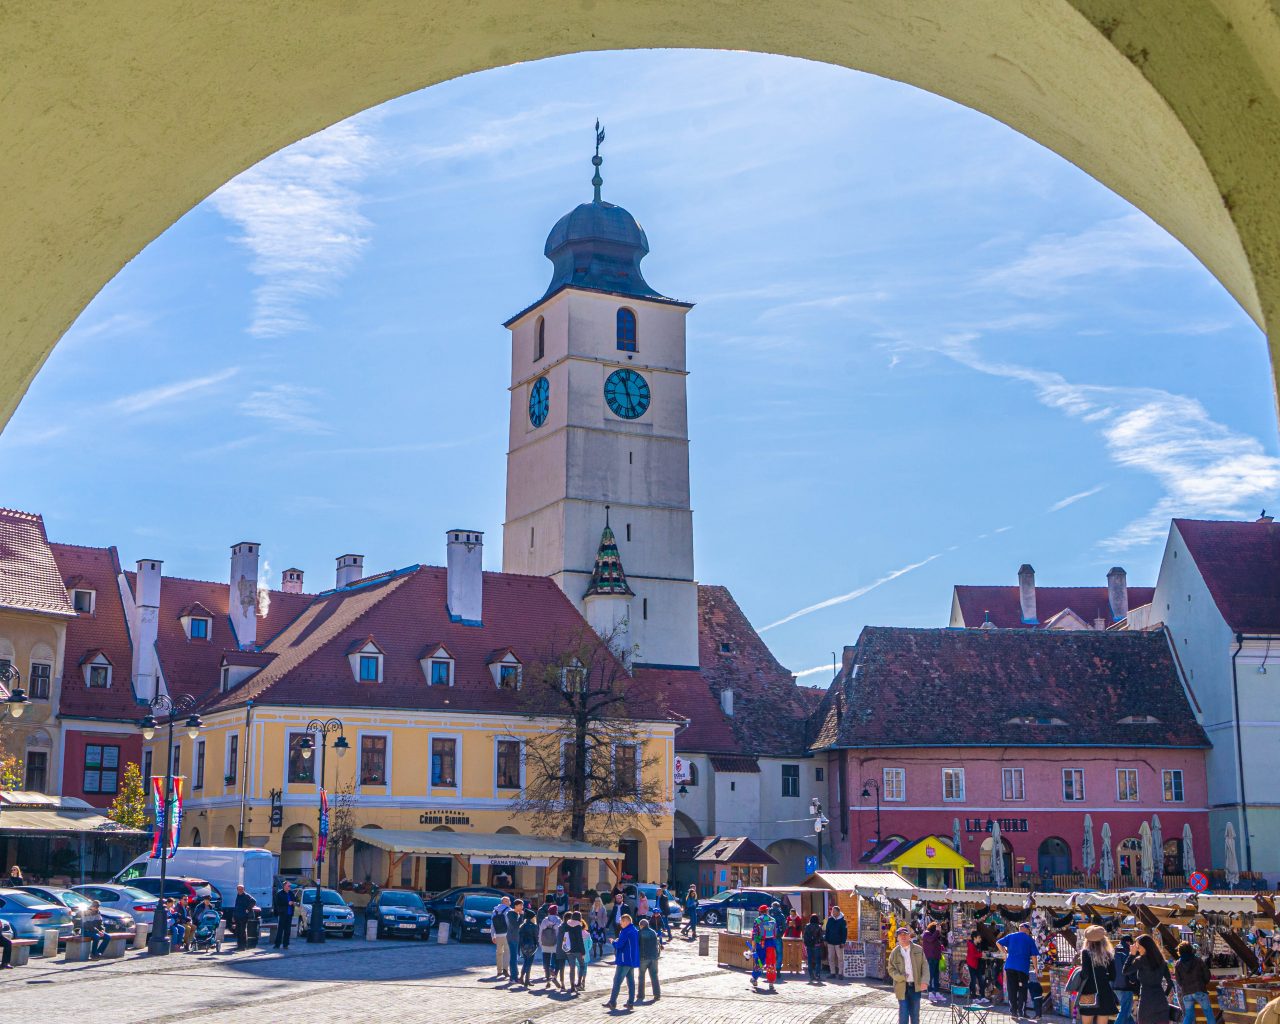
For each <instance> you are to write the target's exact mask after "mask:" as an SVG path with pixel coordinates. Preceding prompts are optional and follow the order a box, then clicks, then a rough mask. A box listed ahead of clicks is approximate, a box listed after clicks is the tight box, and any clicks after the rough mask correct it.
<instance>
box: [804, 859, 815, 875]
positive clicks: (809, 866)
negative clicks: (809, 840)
mask: <svg viewBox="0 0 1280 1024" xmlns="http://www.w3.org/2000/svg"><path fill="white" fill-rule="evenodd" d="M817 870H818V858H817V857H806V858H805V859H804V873H805V874H806V875H811V874H813V873H814V872H815V871H817Z"/></svg>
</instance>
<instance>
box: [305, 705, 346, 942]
mask: <svg viewBox="0 0 1280 1024" xmlns="http://www.w3.org/2000/svg"><path fill="white" fill-rule="evenodd" d="M331 732H336V733H337V734H338V738H337V739H336V740H334V741H333V749H334V750H336V751H337V752H338V756H339V757H342V756H343V755H344V754H345V753H346V752H347V751H348V750H350V749H351V745H350V744H349V743H347V738H346V736H344V735H343V734H342V721H341V720H340V719H337V718H328V719H325V720H324V721H321V720H320V719H318V718H313V719H311V721H310V722H308V723H307V732H306V735H305V736H303V737H302V742H301V743H299V744H298V748H299V749H300V750H301V751H302V756H303V757H304V758H306V759H307V760H310V758H311V754H312V752H313V751H314V750H315V747H316V745H315V741H314V740H312V739H311V734H312V733H315V734H316V735H317V736H319V737H320V763H319V764H317V765H316V769H317V770H316V793H317V794H318V795H319V798H320V806H319V810H318V813H319V820H318V827H317V829H316V899H315V903H314V905H313V906H312V907H311V921H310V925H309V927H308V928H307V941H308V942H324V914H323V913H322V912H321V907H322V904H321V902H320V868H321V867H322V866H323V865H324V854H323V853H321V851H320V837H321V835H323V834H324V832H325V806H324V753H325V748H326V746H327V745H328V740H329V733H331Z"/></svg>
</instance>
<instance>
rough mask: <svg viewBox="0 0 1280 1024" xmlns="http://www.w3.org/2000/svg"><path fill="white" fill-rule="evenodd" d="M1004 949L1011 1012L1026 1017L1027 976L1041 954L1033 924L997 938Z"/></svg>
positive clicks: (1024, 925) (1005, 973) (1016, 1016)
mask: <svg viewBox="0 0 1280 1024" xmlns="http://www.w3.org/2000/svg"><path fill="white" fill-rule="evenodd" d="M996 941H997V943H998V944H999V945H1000V946H1001V947H1003V949H1004V977H1005V984H1006V985H1008V987H1009V1012H1010V1013H1011V1014H1012V1015H1013V1016H1014V1017H1015V1018H1018V1017H1024V1016H1026V1012H1027V976H1028V975H1029V974H1030V973H1031V970H1032V965H1033V963H1034V961H1035V959H1036V957H1038V956H1039V955H1040V950H1039V949H1038V948H1037V946H1036V940H1035V939H1033V938H1032V937H1031V925H1030V924H1022V925H1019V926H1018V930H1017V931H1016V932H1011V933H1010V934H1008V935H1006V936H1004V938H1001V939H998V940H996Z"/></svg>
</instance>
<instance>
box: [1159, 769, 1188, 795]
mask: <svg viewBox="0 0 1280 1024" xmlns="http://www.w3.org/2000/svg"><path fill="white" fill-rule="evenodd" d="M1163 775H1164V799H1165V803H1170V804H1180V803H1182V800H1183V797H1182V769H1181V768H1166V769H1165V770H1164V772H1163Z"/></svg>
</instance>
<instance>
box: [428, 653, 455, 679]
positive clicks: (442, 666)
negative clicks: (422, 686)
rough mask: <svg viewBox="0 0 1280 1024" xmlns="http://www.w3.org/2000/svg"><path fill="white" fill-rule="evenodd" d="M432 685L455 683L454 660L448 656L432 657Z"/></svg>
mask: <svg viewBox="0 0 1280 1024" xmlns="http://www.w3.org/2000/svg"><path fill="white" fill-rule="evenodd" d="M431 685H432V686H452V685H453V662H452V661H449V660H448V659H446V658H432V659H431Z"/></svg>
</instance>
